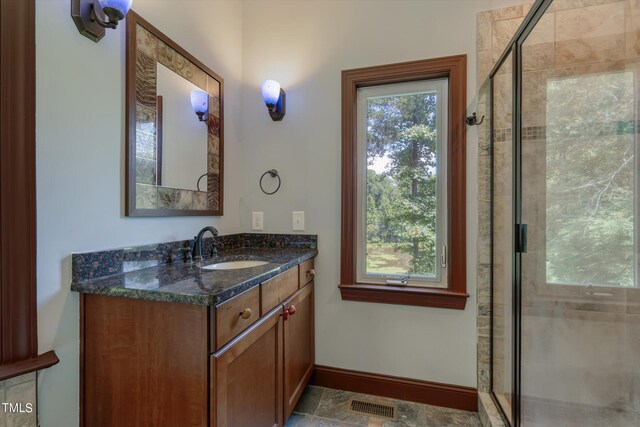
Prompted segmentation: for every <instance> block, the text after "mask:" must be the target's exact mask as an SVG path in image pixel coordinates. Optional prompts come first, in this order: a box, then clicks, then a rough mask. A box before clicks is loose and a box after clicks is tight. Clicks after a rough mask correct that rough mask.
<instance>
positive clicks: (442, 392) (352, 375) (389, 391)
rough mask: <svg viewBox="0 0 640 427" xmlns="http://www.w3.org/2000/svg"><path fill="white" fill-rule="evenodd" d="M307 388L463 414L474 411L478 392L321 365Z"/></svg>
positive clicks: (460, 387) (476, 408)
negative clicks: (396, 400) (404, 402)
mask: <svg viewBox="0 0 640 427" xmlns="http://www.w3.org/2000/svg"><path fill="white" fill-rule="evenodd" d="M311 384H312V385H317V386H321V387H328V388H335V389H338V390H346V391H352V392H355V393H366V394H372V395H375V396H383V397H389V398H392V399H401V400H408V401H410V402H419V403H426V404H427V405H435V406H444V407H446V408H454V409H462V410H464V411H473V412H477V411H478V391H477V390H476V389H475V388H472V387H464V386H458V385H451V384H442V383H435V382H431V381H423V380H412V379H409V378H402V377H393V376H391V375H382V374H372V373H369V372H360V371H352V370H349V369H340V368H332V367H330V366H321V365H316V369H315V372H314V374H313V376H312V377H311Z"/></svg>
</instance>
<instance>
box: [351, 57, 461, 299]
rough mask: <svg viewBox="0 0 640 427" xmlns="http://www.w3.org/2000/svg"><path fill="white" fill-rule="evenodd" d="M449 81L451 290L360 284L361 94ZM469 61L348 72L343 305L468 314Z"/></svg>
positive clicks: (429, 61) (437, 61) (455, 59)
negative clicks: (395, 306) (378, 88)
mask: <svg viewBox="0 0 640 427" xmlns="http://www.w3.org/2000/svg"><path fill="white" fill-rule="evenodd" d="M445 77H446V78H448V79H449V112H448V113H449V122H448V124H447V125H448V141H447V144H448V150H449V158H448V166H449V167H448V171H447V180H448V206H447V208H448V215H449V218H448V230H447V231H448V239H449V243H448V247H449V268H448V277H447V283H448V287H447V288H444V289H440V288H426V287H415V286H414V287H412V286H407V287H391V286H384V285H378V284H372V283H358V282H357V280H356V259H357V239H356V229H357V209H356V203H357V202H356V200H357V181H358V163H357V137H356V135H357V126H356V124H357V119H356V118H357V91H358V89H359V88H362V87H368V86H379V85H385V84H393V83H404V82H411V81H417V80H428V79H438V78H445ZM466 100H467V56H466V55H455V56H447V57H442V58H435V59H427V60H420V61H411V62H402V63H397V64H388V65H381V66H374V67H365V68H356V69H352V70H343V71H342V218H341V225H342V234H341V254H340V285H339V288H340V294H341V295H342V299H343V300H347V301H363V302H376V303H385V304H400V305H416V306H423V307H439V308H449V309H457V310H464V308H465V305H466V302H467V299H468V297H469V294H468V293H467V286H466V274H467V268H466V226H465V224H466V129H465V122H464V117H465V111H466V105H467V101H466Z"/></svg>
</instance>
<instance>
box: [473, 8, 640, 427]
mask: <svg viewBox="0 0 640 427" xmlns="http://www.w3.org/2000/svg"><path fill="white" fill-rule="evenodd" d="M521 21H522V23H521V25H520V26H519V27H518V29H517V30H515V29H514V31H515V35H514V36H513V38H512V39H511V41H510V42H508V44H507V48H506V50H504V51H503V53H502V54H501V55H499V58H498V59H497V61H496V63H495V66H494V67H493V69H492V70H491V72H490V73H489V78H488V79H487V81H486V82H485V84H484V85H483V86H482V88H481V90H480V94H479V99H480V104H481V105H479V107H478V109H479V111H481V112H482V114H486V115H487V116H488V117H487V119H485V122H484V123H483V124H482V125H481V126H480V128H479V132H480V135H481V137H480V148H479V150H480V153H479V156H480V161H479V169H480V174H482V173H483V172H482V171H483V168H484V170H486V171H487V173H488V174H489V176H490V180H488V184H487V188H482V183H481V184H480V187H481V188H480V189H479V193H480V195H479V200H480V202H479V203H480V205H479V206H480V209H483V206H486V208H487V209H488V212H487V218H488V231H487V235H488V236H489V239H488V250H487V253H486V257H487V259H488V266H489V268H488V283H490V300H489V303H488V306H489V308H490V316H489V318H490V325H489V327H488V330H489V331H490V333H489V340H488V342H489V354H488V363H489V366H490V369H489V378H488V386H487V387H488V389H489V393H490V395H491V398H492V399H493V402H494V403H495V405H496V406H497V407H498V408H499V411H500V414H501V417H502V421H503V422H504V423H505V424H506V425H510V426H527V427H530V426H536V427H538V426H539V427H550V426H554V427H555V426H594V427H596V426H597V427H602V426H607V427H608V426H639V425H640V289H639V287H638V286H639V281H638V275H639V274H640V268H639V264H638V255H639V254H640V246H639V244H640V241H639V238H638V235H639V234H640V233H639V232H640V227H639V226H638V225H639V220H640V211H639V209H638V208H639V207H640V206H639V204H638V200H639V198H638V188H639V186H638V184H639V183H638V178H639V175H640V174H639V171H640V169H639V163H638V162H639V161H640V158H639V157H640V156H638V155H636V151H637V150H638V132H639V130H640V128H639V124H640V122H639V119H638V111H639V109H640V102H639V101H640V96H639V95H640V4H639V2H638V0H626V1H615V0H614V1H612V0H588V1H586V0H555V1H549V0H539V1H537V2H536V3H535V4H534V5H533V6H532V7H531V9H530V11H529V12H528V14H526V16H524V15H523V18H522V20H521ZM496 22H502V21H496ZM500 25H503V26H504V25H506V24H499V25H498V24H496V23H495V22H494V26H493V31H494V34H493V40H494V41H495V40H496V37H499V35H497V34H496V31H499V30H500ZM483 110H484V111H483ZM484 140H486V142H487V143H486V146H484V145H483V143H482V141H484ZM485 149H486V152H485V153H483V152H482V150H485ZM483 155H484V156H483ZM481 182H482V179H481ZM483 191H484V192H485V193H484V194H486V196H487V203H486V205H483V204H482V197H483ZM481 217H482V214H481ZM480 227H481V228H482V223H481V224H480ZM479 251H480V249H479ZM480 252H482V251H480ZM479 257H480V258H482V257H483V254H482V253H480V255H479ZM480 267H482V266H480ZM480 286H481V285H480V280H479V289H480ZM480 294H481V290H479V295H480ZM479 298H480V296H479ZM479 353H480V351H479ZM479 382H480V381H479ZM479 388H480V387H479Z"/></svg>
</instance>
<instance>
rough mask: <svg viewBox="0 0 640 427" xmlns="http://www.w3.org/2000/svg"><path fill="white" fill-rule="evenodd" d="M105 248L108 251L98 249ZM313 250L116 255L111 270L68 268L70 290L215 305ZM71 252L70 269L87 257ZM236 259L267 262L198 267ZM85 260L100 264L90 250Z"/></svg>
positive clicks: (245, 249)
mask: <svg viewBox="0 0 640 427" xmlns="http://www.w3.org/2000/svg"><path fill="white" fill-rule="evenodd" d="M108 253H111V252H103V253H102V254H108ZM317 254H318V251H317V249H316V247H315V246H312V247H300V246H298V247H296V246H289V247H286V246H285V247H235V248H229V249H226V248H225V249H223V250H221V251H220V253H219V255H217V256H214V257H212V258H206V259H204V260H203V261H201V262H198V263H188V262H183V261H182V260H174V261H173V262H165V261H163V260H161V259H160V260H158V259H156V260H153V259H152V260H141V259H134V260H131V261H126V260H123V261H120V265H121V267H120V268H119V270H118V271H117V272H116V273H115V274H109V275H102V276H101V277H91V275H88V274H83V273H84V272H83V271H82V270H80V273H74V274H73V280H72V283H71V290H72V291H76V292H80V293H87V294H99V295H111V296H119V297H127V298H137V299H144V300H152V301H166V302H175V303H186V304H196V305H207V306H210V305H217V304H220V303H222V302H224V301H226V300H228V299H231V298H233V297H234V296H236V295H238V294H240V293H242V292H244V291H246V290H247V289H250V288H252V287H254V286H257V285H259V284H260V283H261V282H264V281H265V280H267V279H270V278H272V277H274V276H276V275H278V274H279V273H281V272H283V271H285V270H288V269H289V268H291V267H293V266H295V265H297V264H300V263H301V262H303V261H306V260H308V259H310V258H313V257H315V256H316V255H317ZM87 255H92V256H93V255H94V254H87ZM76 256H77V257H78V258H79V259H80V261H76V260H75V259H74V262H73V267H72V268H73V269H75V268H77V266H78V265H81V263H82V262H85V264H87V262H86V261H84V260H82V259H81V257H83V256H84V258H89V257H87V256H85V254H78V255H75V254H74V257H76ZM103 257H104V255H103ZM238 260H260V261H267V262H268V264H265V265H261V266H258V267H250V268H241V269H235V270H205V269H203V268H202V267H204V266H207V265H210V264H214V263H219V262H228V261H238ZM91 262H92V264H88V265H90V266H93V268H92V269H93V270H99V269H100V267H101V264H100V262H99V261H97V260H96V257H95V256H93V258H91ZM128 263H129V265H127V264H128ZM85 268H86V267H85ZM78 269H79V268H78Z"/></svg>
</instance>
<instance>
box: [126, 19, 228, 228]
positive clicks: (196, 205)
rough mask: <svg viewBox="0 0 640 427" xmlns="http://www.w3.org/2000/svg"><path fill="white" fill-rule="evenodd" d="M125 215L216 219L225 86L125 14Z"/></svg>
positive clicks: (190, 57)
mask: <svg viewBox="0 0 640 427" xmlns="http://www.w3.org/2000/svg"><path fill="white" fill-rule="evenodd" d="M126 92H127V94H126V97H127V102H126V118H127V123H126V134H127V135H126V141H127V150H126V162H127V167H126V197H125V204H126V207H125V210H126V214H127V216H181V215H222V212H223V209H222V205H223V170H224V167H223V166H224V156H223V154H224V150H223V147H224V120H223V99H224V81H223V79H222V78H221V77H220V76H219V75H217V74H216V73H214V72H213V71H212V70H211V69H209V68H208V67H206V66H205V65H204V64H203V63H202V62H200V61H198V60H197V59H196V58H194V57H193V55H190V54H189V53H188V52H187V51H185V50H184V49H182V48H181V47H180V46H178V45H177V44H176V43H175V42H174V41H172V40H171V39H170V38H168V37H167V36H166V35H164V34H163V33H162V32H160V31H159V30H158V29H157V28H155V27H154V26H153V25H151V24H149V23H148V22H147V21H145V20H144V19H142V18H141V17H140V16H139V15H137V14H136V13H135V12H133V11H130V12H129V14H128V15H127V65H126Z"/></svg>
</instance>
